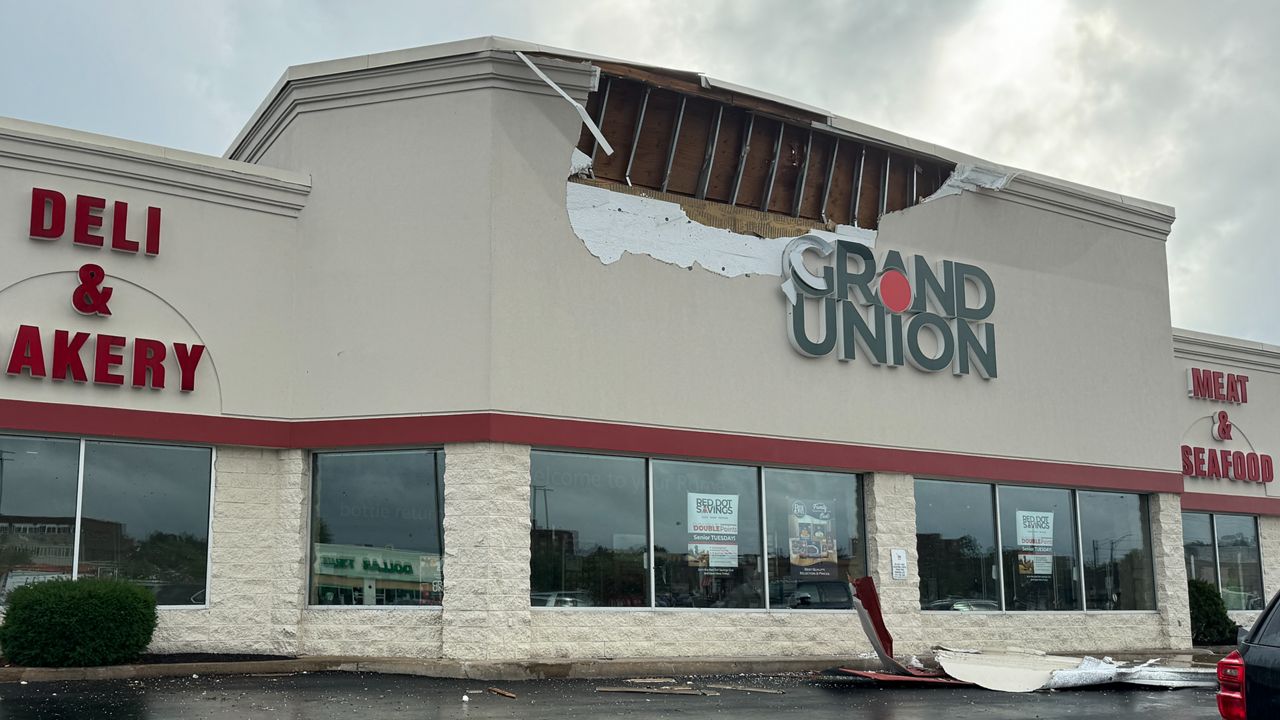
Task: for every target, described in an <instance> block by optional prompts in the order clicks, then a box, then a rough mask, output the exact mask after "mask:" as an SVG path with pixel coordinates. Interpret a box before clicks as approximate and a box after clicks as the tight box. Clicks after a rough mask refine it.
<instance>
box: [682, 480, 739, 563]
mask: <svg viewBox="0 0 1280 720" xmlns="http://www.w3.org/2000/svg"><path fill="white" fill-rule="evenodd" d="M689 565H691V566H693V567H701V568H736V567H737V566H738V496H737V495H710V494H707V493H689Z"/></svg>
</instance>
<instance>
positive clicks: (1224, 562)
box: [1213, 515, 1267, 610]
mask: <svg viewBox="0 0 1280 720" xmlns="http://www.w3.org/2000/svg"><path fill="white" fill-rule="evenodd" d="M1213 522H1214V527H1215V529H1216V530H1217V537H1218V567H1219V569H1220V570H1221V572H1222V583H1221V586H1220V587H1221V590H1222V601H1223V602H1224V603H1226V605H1227V609H1228V610H1261V609H1262V608H1263V607H1265V605H1266V602H1267V600H1266V597H1264V596H1263V594H1262V561H1261V558H1260V556H1259V554H1258V522H1257V518H1255V517H1253V516H1252V515H1214V516H1213Z"/></svg>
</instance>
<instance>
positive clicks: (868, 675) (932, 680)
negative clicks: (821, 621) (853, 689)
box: [836, 668, 973, 686]
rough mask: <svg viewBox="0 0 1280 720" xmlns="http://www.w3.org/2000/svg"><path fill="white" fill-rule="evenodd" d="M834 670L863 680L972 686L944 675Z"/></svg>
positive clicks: (849, 669)
mask: <svg viewBox="0 0 1280 720" xmlns="http://www.w3.org/2000/svg"><path fill="white" fill-rule="evenodd" d="M836 672H840V673H844V674H845V675H853V676H854V677H860V678H863V679H865V680H875V681H876V682H886V683H904V684H916V683H919V684H922V685H964V686H972V685H973V683H969V682H965V681H963V680H956V679H955V678H949V677H947V676H945V675H895V674H893V673H884V672H876V671H875V670H854V669H853V668H836Z"/></svg>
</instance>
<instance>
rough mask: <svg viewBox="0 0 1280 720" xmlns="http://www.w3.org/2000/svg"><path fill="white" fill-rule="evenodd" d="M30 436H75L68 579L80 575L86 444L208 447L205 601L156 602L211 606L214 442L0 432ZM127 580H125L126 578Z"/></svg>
mask: <svg viewBox="0 0 1280 720" xmlns="http://www.w3.org/2000/svg"><path fill="white" fill-rule="evenodd" d="M6 437H12V438H32V439H37V440H75V441H76V443H77V445H78V449H77V453H78V457H77V461H76V510H75V527H74V528H73V529H72V533H71V535H72V546H71V547H72V550H71V579H72V580H76V579H78V578H79V577H80V542H81V540H82V538H81V533H80V530H81V522H80V521H81V519H82V517H83V510H84V475H85V466H84V458H85V447H86V446H87V445H88V443H91V442H95V443H110V444H115V445H143V446H153V447H155V446H159V447H176V448H186V449H193V450H208V451H209V505H208V510H207V512H208V521H207V523H206V525H205V537H206V540H205V554H204V602H203V603H201V604H195V603H191V604H188V605H156V609H157V610H166V611H168V610H208V609H209V607H210V606H211V602H212V601H211V599H210V595H211V594H212V592H213V509H214V498H215V496H216V495H217V488H218V483H217V476H218V448H217V447H216V446H214V445H208V444H203V443H179V442H163V441H157V440H129V439H121V438H112V437H101V436H95V435H59V434H57V433H41V434H26V433H15V432H0V438H6ZM126 582H127V580H126Z"/></svg>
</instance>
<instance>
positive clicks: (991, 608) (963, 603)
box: [924, 598, 1000, 612]
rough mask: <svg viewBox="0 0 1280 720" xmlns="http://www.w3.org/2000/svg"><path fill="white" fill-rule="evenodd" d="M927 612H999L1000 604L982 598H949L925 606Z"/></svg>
mask: <svg viewBox="0 0 1280 720" xmlns="http://www.w3.org/2000/svg"><path fill="white" fill-rule="evenodd" d="M924 609H925V610H959V611H961V612H966V611H967V612H999V611H1000V604H999V603H997V602H996V601H994V600H984V599H982V598H947V599H945V600H934V601H933V602H931V603H929V604H928V605H926V606H925V608H924Z"/></svg>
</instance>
